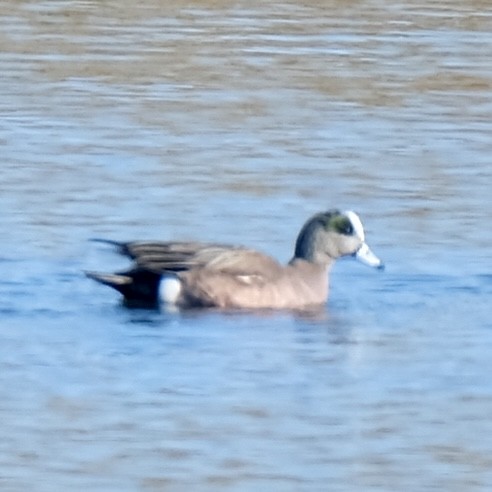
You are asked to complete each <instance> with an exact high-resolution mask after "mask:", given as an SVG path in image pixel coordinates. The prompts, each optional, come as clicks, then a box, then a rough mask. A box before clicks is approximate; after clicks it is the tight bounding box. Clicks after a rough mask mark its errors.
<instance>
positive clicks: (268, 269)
mask: <svg viewBox="0 0 492 492" xmlns="http://www.w3.org/2000/svg"><path fill="white" fill-rule="evenodd" d="M97 241H102V242H104V243H107V244H110V245H111V246H112V247H114V248H115V249H116V251H117V253H119V254H120V255H123V256H125V257H127V258H128V259H130V260H131V261H132V265H131V266H130V268H128V269H127V270H124V271H120V272H117V273H102V272H97V271H87V272H85V273H86V275H87V277H89V278H91V279H93V280H95V281H97V282H99V283H101V284H104V285H107V286H109V287H112V288H113V289H115V290H117V291H118V292H119V293H120V294H121V295H122V296H123V302H124V304H126V305H127V306H160V305H161V304H163V305H166V306H169V307H174V308H178V309H186V308H220V309H291V310H298V309H301V310H302V309H304V308H309V307H312V306H320V305H323V304H324V303H326V302H327V300H328V294H329V273H330V270H331V268H332V266H333V264H334V262H335V261H336V260H337V259H338V258H341V257H344V256H353V257H355V258H356V259H358V260H360V261H361V262H362V263H365V264H367V265H369V266H371V267H374V268H376V269H380V270H381V269H383V268H384V264H383V262H382V261H381V260H380V259H379V258H378V257H377V256H376V255H375V254H374V253H373V252H372V251H371V249H370V248H369V246H368V245H367V243H366V239H365V232H364V228H363V225H362V222H361V219H360V217H359V216H358V215H357V214H356V213H355V212H353V211H351V210H349V211H340V210H338V209H331V210H328V211H324V212H318V213H316V214H314V215H313V216H311V217H310V218H309V219H308V220H307V221H306V222H305V223H304V225H303V226H302V227H301V229H300V232H299V234H298V235H297V239H296V242H295V247H294V254H293V256H292V258H291V259H290V261H289V262H288V263H287V264H285V265H284V264H281V263H280V262H278V261H277V260H276V259H274V258H272V257H271V256H269V255H266V254H264V253H262V252H260V251H257V250H255V249H250V248H248V247H245V246H235V245H230V244H221V243H206V242H184V241H130V242H118V241H112V240H105V239H98V240H97Z"/></svg>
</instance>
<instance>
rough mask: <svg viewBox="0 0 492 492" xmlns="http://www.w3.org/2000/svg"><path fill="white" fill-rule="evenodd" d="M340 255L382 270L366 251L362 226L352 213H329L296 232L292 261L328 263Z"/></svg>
mask: <svg viewBox="0 0 492 492" xmlns="http://www.w3.org/2000/svg"><path fill="white" fill-rule="evenodd" d="M341 256H355V257H356V258H357V259H358V260H360V261H361V262H362V263H365V264H366V265H369V266H372V267H375V268H380V269H381V268H384V265H383V262H382V261H381V260H380V259H379V258H378V257H377V256H376V255H375V254H374V253H373V252H372V251H371V250H370V249H369V246H368V245H367V243H366V239H365V233H364V227H363V226H362V222H361V220H360V218H359V216H358V215H357V214H356V213H355V212H352V211H351V210H349V211H346V212H340V211H339V210H329V211H327V212H320V213H318V214H316V215H314V216H313V217H311V218H310V219H309V220H308V221H307V222H306V223H305V224H304V226H303V227H302V229H301V231H300V232H299V235H298V237H297V241H296V249H295V253H294V258H301V259H304V260H307V261H310V262H312V263H318V264H330V263H331V262H332V261H333V260H336V259H337V258H340V257H341Z"/></svg>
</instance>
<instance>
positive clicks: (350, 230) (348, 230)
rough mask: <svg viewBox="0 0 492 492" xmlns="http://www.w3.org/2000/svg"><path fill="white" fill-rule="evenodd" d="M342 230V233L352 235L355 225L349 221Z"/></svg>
mask: <svg viewBox="0 0 492 492" xmlns="http://www.w3.org/2000/svg"><path fill="white" fill-rule="evenodd" d="M340 232H341V233H342V234H345V235H346V236H351V235H352V234H353V233H354V226H353V225H352V224H351V222H350V221H347V223H346V224H344V226H343V228H342V230H341V231H340Z"/></svg>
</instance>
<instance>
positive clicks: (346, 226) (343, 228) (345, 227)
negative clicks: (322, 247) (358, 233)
mask: <svg viewBox="0 0 492 492" xmlns="http://www.w3.org/2000/svg"><path fill="white" fill-rule="evenodd" d="M327 228H328V229H332V230H334V231H335V232H338V233H339V234H345V235H347V236H350V235H351V234H353V232H354V227H353V226H352V223H351V222H350V220H349V219H348V218H347V217H345V216H344V215H337V216H335V217H332V218H331V220H330V221H329V222H328V224H327Z"/></svg>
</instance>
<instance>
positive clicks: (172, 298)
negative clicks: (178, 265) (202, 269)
mask: <svg viewBox="0 0 492 492" xmlns="http://www.w3.org/2000/svg"><path fill="white" fill-rule="evenodd" d="M180 294H181V280H179V279H178V278H177V277H162V279H161V281H160V283H159V299H160V301H161V302H163V303H164V304H176V302H177V300H178V298H179V295H180Z"/></svg>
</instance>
